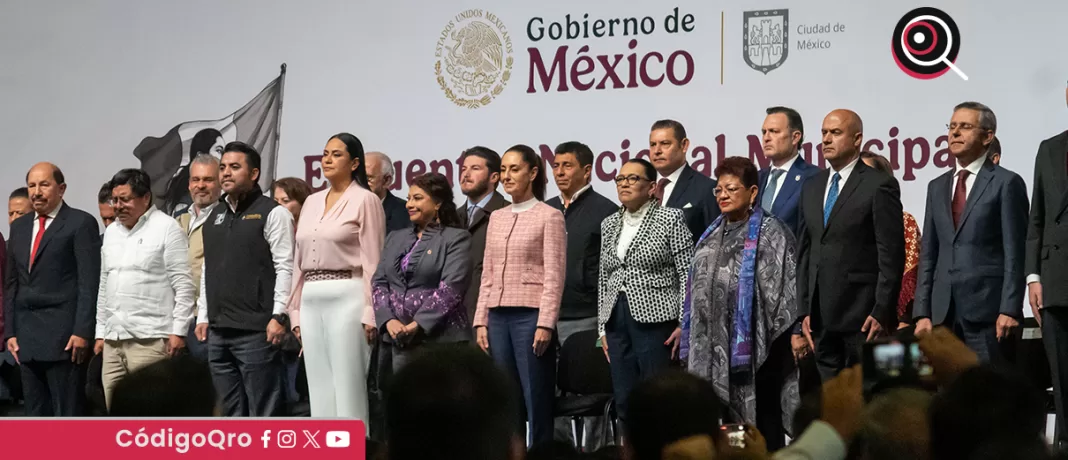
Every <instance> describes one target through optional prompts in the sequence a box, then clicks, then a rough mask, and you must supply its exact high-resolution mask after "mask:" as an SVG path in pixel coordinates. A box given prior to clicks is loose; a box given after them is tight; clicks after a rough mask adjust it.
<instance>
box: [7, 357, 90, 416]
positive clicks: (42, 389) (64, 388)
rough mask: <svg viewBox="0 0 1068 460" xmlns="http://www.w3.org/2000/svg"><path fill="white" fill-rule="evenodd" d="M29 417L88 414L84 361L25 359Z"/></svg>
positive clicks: (24, 377) (23, 389)
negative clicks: (86, 412)
mask: <svg viewBox="0 0 1068 460" xmlns="http://www.w3.org/2000/svg"><path fill="white" fill-rule="evenodd" d="M21 367H22V391H23V394H24V396H25V400H26V416H27V417H81V416H83V415H85V413H84V410H85V365H84V364H82V365H77V364H74V363H72V362H70V360H69V359H64V360H61V361H28V362H24V363H22V366H21Z"/></svg>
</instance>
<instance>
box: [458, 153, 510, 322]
mask: <svg viewBox="0 0 1068 460" xmlns="http://www.w3.org/2000/svg"><path fill="white" fill-rule="evenodd" d="M460 163H461V164H463V166H461V167H460V191H461V192H463V194H464V195H465V196H466V197H467V201H466V202H465V203H464V205H463V206H461V207H460V209H459V210H458V212H459V213H460V220H462V221H463V223H464V227H465V228H467V231H469V232H471V257H470V260H471V285H470V286H468V288H467V293H466V294H465V295H464V306H466V307H467V321H468V323H470V322H472V321H474V320H475V307H476V306H477V305H478V289H479V287H480V286H481V283H482V259H483V256H485V253H486V226H487V225H488V224H489V217H490V213H492V212H493V211H496V210H498V209H501V208H503V207H505V206H508V205H510V204H511V203H509V202H508V200H505V199H504V196H503V195H501V194H500V193H498V192H497V184H498V183H499V182H500V181H501V156H500V155H498V154H497V152H494V151H493V150H490V149H488V148H486V147H482V146H475V147H471V148H469V149H467V150H466V151H464V153H463V159H462V161H461V162H460Z"/></svg>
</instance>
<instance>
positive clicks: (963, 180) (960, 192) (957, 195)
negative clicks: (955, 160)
mask: <svg viewBox="0 0 1068 460" xmlns="http://www.w3.org/2000/svg"><path fill="white" fill-rule="evenodd" d="M967 185H968V170H967V169H962V170H961V171H960V172H958V173H957V187H956V190H954V192H953V228H960V216H961V214H963V213H964V205H965V204H967V203H968V189H967Z"/></svg>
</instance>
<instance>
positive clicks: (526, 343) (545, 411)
mask: <svg viewBox="0 0 1068 460" xmlns="http://www.w3.org/2000/svg"><path fill="white" fill-rule="evenodd" d="M487 329H488V330H487V333H488V334H489V345H490V355H492V356H493V360H494V361H496V362H497V365H499V366H501V367H502V368H504V370H505V371H506V372H508V373H509V374H511V375H512V378H514V379H515V380H516V381H517V382H519V386H520V388H521V389H522V391H523V400H524V402H525V403H526V408H527V422H528V423H529V424H530V427H529V431H530V436H529V438H530V445H532V446H534V445H540V444H547V443H551V442H552V440H553V406H554V404H555V401H556V345H555V341H554V340H550V341H549V346H548V347H547V348H546V349H545V353H542V355H541V356H535V355H534V332H535V331H537V329H538V309H536V308H523V307H497V308H491V309H490V311H489V326H488V328H487Z"/></svg>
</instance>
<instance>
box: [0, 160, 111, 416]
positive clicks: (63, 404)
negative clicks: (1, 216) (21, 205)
mask: <svg viewBox="0 0 1068 460" xmlns="http://www.w3.org/2000/svg"><path fill="white" fill-rule="evenodd" d="M26 186H27V188H28V189H29V193H30V198H31V201H32V203H33V210H34V213H33V214H30V215H25V216H22V217H20V218H18V219H16V220H15V222H14V223H13V224H12V226H11V239H10V241H9V248H8V253H7V269H6V270H4V318H5V319H6V321H5V324H4V338H5V339H6V341H7V346H8V349H9V350H11V353H12V354H13V355H14V356H15V359H16V360H18V362H19V363H20V364H21V365H22V386H23V392H24V393H25V399H26V415H28V416H37V417H48V416H62V417H72V416H79V415H83V414H82V409H83V404H84V396H85V371H84V369H83V365H84V363H85V362H86V361H87V360H88V358H89V352H90V351H91V350H92V349H93V347H92V339H93V337H94V332H95V326H96V297H97V289H98V287H99V283H100V227H99V226H98V225H97V223H96V219H95V218H94V217H93V216H92V215H90V214H89V213H87V212H84V211H80V210H77V209H74V208H71V207H70V206H67V205H66V204H65V203H64V202H63V194H64V192H65V191H66V187H67V186H66V184H65V183H64V179H63V173H62V172H61V171H60V170H59V168H57V167H56V166H55V165H53V164H50V163H38V164H36V165H34V166H33V168H31V169H30V171H29V173H28V174H27V175H26Z"/></svg>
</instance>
